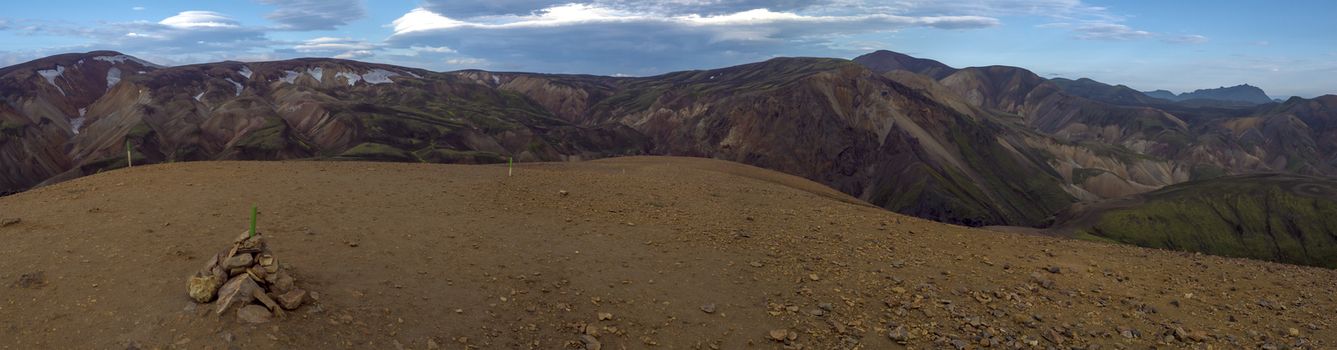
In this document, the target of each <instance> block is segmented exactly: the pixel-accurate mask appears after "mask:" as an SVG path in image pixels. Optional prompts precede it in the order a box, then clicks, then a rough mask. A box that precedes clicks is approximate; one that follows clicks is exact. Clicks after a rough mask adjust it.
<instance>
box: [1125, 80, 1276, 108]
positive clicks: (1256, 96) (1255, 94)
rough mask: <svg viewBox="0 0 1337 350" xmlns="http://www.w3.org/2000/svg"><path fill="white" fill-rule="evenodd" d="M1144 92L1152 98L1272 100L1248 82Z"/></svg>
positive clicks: (1236, 100)
mask: <svg viewBox="0 0 1337 350" xmlns="http://www.w3.org/2000/svg"><path fill="white" fill-rule="evenodd" d="M1144 94H1145V95H1146V96H1149V97H1152V98H1158V99H1163V100H1169V101H1190V100H1211V101H1224V102H1238V103H1245V104H1255V105H1259V104H1265V103H1272V102H1274V101H1273V100H1272V98H1271V97H1268V96H1267V93H1266V92H1264V91H1263V89H1261V88H1258V87H1257V86H1252V85H1249V84H1240V85H1236V86H1231V87H1225V86H1222V87H1219V88H1215V89H1198V90H1194V91H1193V92H1185V93H1182V94H1178V95H1176V94H1175V93H1173V92H1170V91H1166V90H1155V91H1147V92H1144Z"/></svg>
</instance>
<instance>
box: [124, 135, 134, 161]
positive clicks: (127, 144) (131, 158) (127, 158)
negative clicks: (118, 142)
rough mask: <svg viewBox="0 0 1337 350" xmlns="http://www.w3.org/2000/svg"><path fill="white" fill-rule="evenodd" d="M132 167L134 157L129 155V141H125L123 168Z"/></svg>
mask: <svg viewBox="0 0 1337 350" xmlns="http://www.w3.org/2000/svg"><path fill="white" fill-rule="evenodd" d="M134 166H135V161H134V157H132V156H131V153H130V140H125V167H126V168H133V167H134Z"/></svg>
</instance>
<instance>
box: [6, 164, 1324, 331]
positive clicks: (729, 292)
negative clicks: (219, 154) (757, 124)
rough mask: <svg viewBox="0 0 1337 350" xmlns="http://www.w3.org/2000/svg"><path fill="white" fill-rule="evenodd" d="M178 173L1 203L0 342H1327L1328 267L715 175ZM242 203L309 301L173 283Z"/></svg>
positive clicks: (396, 168) (259, 167) (93, 182)
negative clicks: (1041, 229) (271, 316)
mask: <svg viewBox="0 0 1337 350" xmlns="http://www.w3.org/2000/svg"><path fill="white" fill-rule="evenodd" d="M506 170H507V169H506V168H505V166H495V165H490V166H479V165H474V166H466V165H428V164H390V163H361V162H309V161H285V162H194V163H174V164H161V165H153V166H145V167H134V168H131V169H122V170H115V171H110V172H104V173H101V174H97V175H93V176H88V177H84V178H79V179H75V180H72V181H68V182H64V183H60V184H55V185H52V186H46V187H41V188H37V189H34V190H31V191H27V192H24V193H19V194H16V195H12V196H7V197H4V198H0V213H4V215H6V216H7V217H5V218H0V219H5V220H4V221H3V222H4V224H3V227H0V239H2V240H3V241H4V242H5V243H6V244H4V245H0V255H2V256H4V257H5V258H4V259H0V281H3V285H0V290H3V291H4V292H3V293H0V295H3V297H0V298H3V300H0V339H5V341H4V342H3V344H0V348H9V349H32V348H127V347H129V348H141V349H156V348H191V349H210V348H212V349H226V348H246V349H254V348H292V347H304V348H357V349H387V348H405V349H497V348H508V349H509V348H515V349H642V348H664V349H716V348H718V349H747V348H756V349H777V348H788V349H797V348H803V349H888V348H892V349H894V348H899V347H902V346H904V347H909V348H957V349H967V348H982V347H986V346H987V347H989V348H1008V349H1010V348H1084V349H1096V348H1101V349H1120V348H1135V349H1144V348H1151V347H1154V348H1217V349H1221V348H1227V349H1233V348H1265V349H1280V348H1287V347H1298V348H1316V349H1318V348H1331V347H1333V346H1337V332H1334V331H1333V328H1332V327H1334V324H1333V321H1332V320H1333V318H1332V315H1333V314H1334V312H1337V300H1334V295H1337V294H1335V293H1334V292H1337V290H1335V289H1337V286H1335V285H1334V284H1333V283H1332V282H1333V281H1334V280H1337V271H1333V270H1328V269H1321V268H1312V267H1301V266H1292V265H1282V264H1275V263H1267V262H1259V261H1252V260H1242V259H1230V258H1221V257H1213V256H1205V255H1199V254H1188V253H1176V252H1169V251H1161V250H1152V249H1144V248H1137V247H1132V246H1126V245H1116V244H1105V243H1098V242H1086V241H1077V240H1067V239H1057V238H1049V237H1040V236H1027V235H1019V234H1013V233H1002V232H993V231H985V230H980V229H973V228H966V227H961V226H953V225H947V224H942V223H936V222H931V221H926V220H922V219H916V218H911V217H907V216H903V215H900V214H896V213H892V212H888V211H885V210H883V209H880V208H876V207H873V206H870V205H867V204H863V202H860V201H858V200H857V199H855V198H853V197H850V196H848V195H846V194H843V193H841V192H839V191H836V190H833V189H831V188H829V187H826V186H823V185H821V184H818V183H815V182H811V181H809V180H805V179H802V178H799V177H795V176H790V175H784V174H780V173H777V172H772V171H768V170H763V169H760V168H755V167H750V166H746V165H740V164H736V163H730V162H724V161H717V160H708V159H691V158H667V157H635V158H614V159H605V160H599V161H590V162H574V163H532V164H522V165H517V167H516V171H515V175H514V176H509V177H508V176H506ZM252 204H259V206H260V208H261V212H262V213H261V215H260V230H261V231H262V232H264V233H265V234H266V236H267V237H268V239H269V242H270V244H271V248H272V249H273V250H274V253H275V254H276V255H278V256H282V257H284V259H285V260H284V262H285V263H286V264H287V265H286V266H287V267H286V268H287V269H288V271H292V273H293V274H294V275H295V276H297V277H298V279H299V280H300V281H303V282H304V283H305V284H304V285H303V286H302V287H303V288H306V289H308V290H310V291H311V292H313V293H312V296H313V297H314V299H315V301H314V302H312V303H311V304H310V305H307V306H304V307H303V308H302V309H301V310H300V311H299V312H294V313H290V314H289V315H288V316H287V318H286V319H283V320H281V321H278V322H271V323H266V324H260V325H248V324H240V323H238V321H237V319H236V318H235V317H217V316H214V315H213V313H212V312H210V310H208V309H207V308H205V307H201V306H197V305H196V304H195V303H194V302H193V301H191V300H190V298H189V297H188V296H187V293H186V288H185V285H184V283H183V279H184V278H185V277H186V276H188V275H190V274H191V273H192V272H193V271H194V270H196V269H198V268H199V266H200V265H203V264H204V261H203V260H204V259H207V258H208V257H209V256H211V254H213V253H214V252H215V251H214V249H215V248H217V247H218V246H219V245H222V244H226V243H228V242H229V240H230V239H232V238H233V237H235V236H236V235H237V233H238V232H240V231H242V230H245V228H246V223H247V222H246V220H247V218H246V211H247V210H248V209H249V208H250V206H251V205H252Z"/></svg>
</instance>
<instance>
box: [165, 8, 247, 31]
mask: <svg viewBox="0 0 1337 350" xmlns="http://www.w3.org/2000/svg"><path fill="white" fill-rule="evenodd" d="M158 24H161V25H164V26H168V27H172V28H178V29H196V28H237V27H240V26H241V25H240V24H239V23H238V22H237V21H236V20H234V19H232V18H231V17H228V16H225V15H223V14H221V13H218V12H213V11H182V12H181V13H178V14H177V15H176V16H172V17H167V18H164V19H163V20H162V21H158Z"/></svg>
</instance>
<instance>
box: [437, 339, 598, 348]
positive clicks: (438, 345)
mask: <svg viewBox="0 0 1337 350" xmlns="http://www.w3.org/2000/svg"><path fill="white" fill-rule="evenodd" d="M440 348H441V344H437V343H436V340H432V338H427V350H437V349H440ZM587 348H588V347H587Z"/></svg>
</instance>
